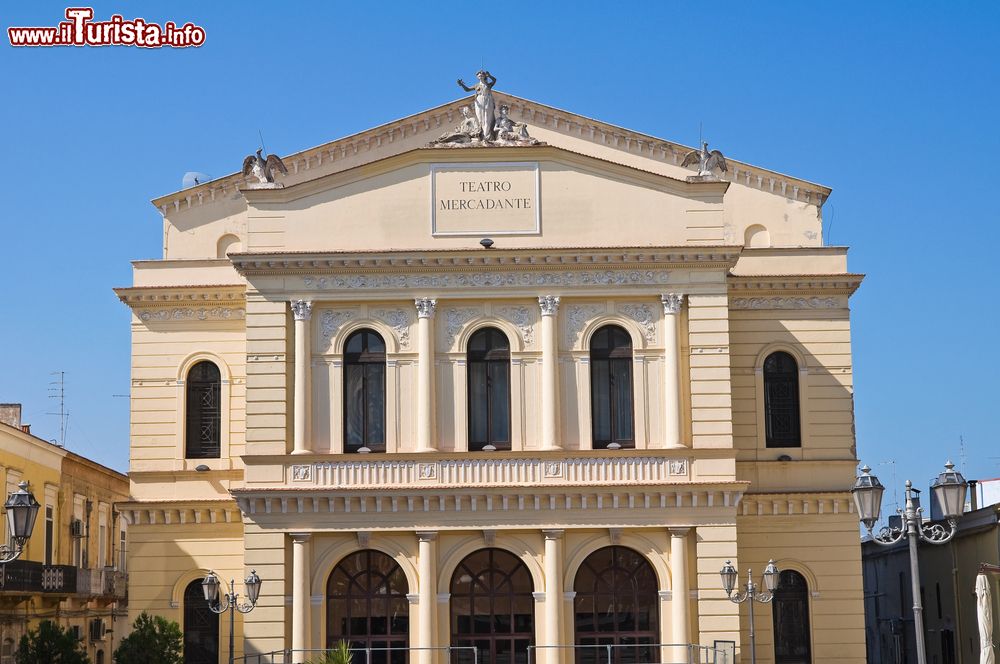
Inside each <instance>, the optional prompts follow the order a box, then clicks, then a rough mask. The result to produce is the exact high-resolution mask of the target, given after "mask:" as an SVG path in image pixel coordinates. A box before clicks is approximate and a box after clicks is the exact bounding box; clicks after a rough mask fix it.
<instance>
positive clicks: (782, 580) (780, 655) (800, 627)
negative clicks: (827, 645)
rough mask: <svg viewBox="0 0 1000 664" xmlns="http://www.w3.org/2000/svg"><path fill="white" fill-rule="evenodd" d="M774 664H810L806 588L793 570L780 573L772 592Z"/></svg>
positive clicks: (802, 580) (800, 576)
mask: <svg viewBox="0 0 1000 664" xmlns="http://www.w3.org/2000/svg"><path fill="white" fill-rule="evenodd" d="M773 604H774V609H773V611H772V615H773V616H774V664H811V662H812V653H811V648H810V647H809V585H808V584H807V583H806V580H805V577H803V576H802V575H801V574H799V573H798V572H796V571H795V570H790V569H786V570H782V572H781V576H780V577H779V578H778V587H777V588H776V589H775V591H774V600H773Z"/></svg>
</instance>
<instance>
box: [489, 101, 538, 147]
mask: <svg viewBox="0 0 1000 664" xmlns="http://www.w3.org/2000/svg"><path fill="white" fill-rule="evenodd" d="M509 113H510V107H509V106H508V105H507V104H500V117H499V118H497V123H496V126H495V127H494V131H495V133H496V141H495V142H496V144H498V145H538V139H537V138H532V137H531V136H528V125H526V124H525V123H523V122H514V121H513V120H511V119H510V117H509V115H508V114H509Z"/></svg>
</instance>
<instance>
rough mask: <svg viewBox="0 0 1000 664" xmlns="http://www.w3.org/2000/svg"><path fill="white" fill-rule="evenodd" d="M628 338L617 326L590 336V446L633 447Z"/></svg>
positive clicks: (601, 447)
mask: <svg viewBox="0 0 1000 664" xmlns="http://www.w3.org/2000/svg"><path fill="white" fill-rule="evenodd" d="M632 411H633V409H632V338H631V337H630V336H629V334H628V332H626V331H625V330H623V329H622V328H620V327H618V326H617V325H608V326H606V327H602V328H601V329H599V330H598V331H597V332H595V333H594V336H593V337H591V339H590V417H591V422H592V427H593V445H594V449H619V448H622V447H635V426H634V421H635V420H634V419H633V412H632Z"/></svg>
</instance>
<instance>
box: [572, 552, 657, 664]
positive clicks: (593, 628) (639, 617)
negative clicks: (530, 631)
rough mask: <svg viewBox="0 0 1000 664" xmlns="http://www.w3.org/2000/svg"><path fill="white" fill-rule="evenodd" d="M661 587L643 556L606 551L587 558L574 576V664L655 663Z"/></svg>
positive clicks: (635, 553)
mask: <svg viewBox="0 0 1000 664" xmlns="http://www.w3.org/2000/svg"><path fill="white" fill-rule="evenodd" d="M658 588H659V584H658V583H657V581H656V572H655V571H654V570H653V566H652V565H650V564H649V561H648V560H646V559H645V558H644V557H643V556H642V555H641V554H639V553H637V552H636V551H633V550H632V549H629V548H627V547H624V546H608V547H605V548H603V549H598V550H597V551H594V552H593V553H592V554H590V555H589V556H587V558H586V559H585V560H584V561H583V564H582V565H580V569H579V570H578V571H577V573H576V580H575V581H574V584H573V589H574V590H575V591H576V597H575V598H574V600H573V616H574V624H575V629H576V644H577V645H581V646H588V647H586V648H577V650H576V661H577V664H598V663H600V664H604V663H605V662H607V661H608V655H607V650H606V648H602V647H597V646H612V648H611V659H612V662H614V663H615V664H626V663H629V662H658V661H660V649H659V648H656V647H654V646H653V644H657V643H660V632H659V625H660V613H659V594H658V591H657V589H658Z"/></svg>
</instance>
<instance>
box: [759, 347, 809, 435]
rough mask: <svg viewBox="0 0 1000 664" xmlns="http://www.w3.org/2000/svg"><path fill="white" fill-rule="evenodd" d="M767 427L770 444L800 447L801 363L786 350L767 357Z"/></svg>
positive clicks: (765, 376) (765, 383) (765, 421)
mask: <svg viewBox="0 0 1000 664" xmlns="http://www.w3.org/2000/svg"><path fill="white" fill-rule="evenodd" d="M764 428H765V431H766V437H767V442H766V446H767V447H800V446H801V445H802V432H801V428H800V425H799V367H798V365H797V364H796V363H795V358H794V357H792V356H791V355H789V354H788V353H786V352H784V351H777V352H775V353H771V354H770V355H768V356H767V359H766V360H764Z"/></svg>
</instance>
